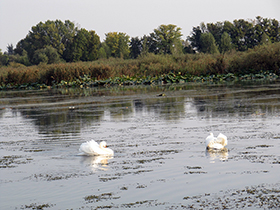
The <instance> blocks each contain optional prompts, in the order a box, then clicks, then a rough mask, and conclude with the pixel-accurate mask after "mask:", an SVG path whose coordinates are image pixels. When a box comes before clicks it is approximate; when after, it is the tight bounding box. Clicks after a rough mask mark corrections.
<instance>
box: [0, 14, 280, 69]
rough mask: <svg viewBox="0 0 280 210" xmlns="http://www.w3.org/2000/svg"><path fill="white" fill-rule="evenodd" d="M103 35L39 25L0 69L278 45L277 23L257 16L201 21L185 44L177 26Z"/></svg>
mask: <svg viewBox="0 0 280 210" xmlns="http://www.w3.org/2000/svg"><path fill="white" fill-rule="evenodd" d="M105 36H106V37H105V40H104V41H103V42H101V41H100V37H99V36H98V35H97V34H96V33H95V31H92V30H90V31H88V30H86V29H84V28H81V29H79V28H78V27H76V26H75V24H74V23H73V22H71V21H69V20H66V21H65V22H62V21H60V20H55V21H51V20H48V21H46V22H45V23H43V22H40V23H38V24H37V25H36V26H33V27H32V28H31V30H30V31H29V33H28V34H27V35H26V37H25V38H24V39H22V40H20V41H19V42H18V43H17V45H16V47H15V48H14V47H13V45H8V46H7V51H6V52H5V53H4V54H3V53H1V51H0V66H1V65H2V66H7V65H9V64H11V63H13V62H15V63H19V64H23V65H25V66H30V65H37V64H39V63H47V64H51V63H59V62H77V61H94V60H97V59H104V58H110V57H115V58H124V59H129V58H130V59H135V58H137V57H138V56H139V55H145V54H147V53H154V54H172V55H181V54H189V53H210V54H215V53H225V52H227V51H230V50H236V51H246V50H248V49H251V48H254V47H255V46H258V45H261V44H267V43H275V42H280V23H279V21H277V20H275V19H267V18H262V17H260V16H258V17H256V19H255V20H244V19H239V20H234V21H233V22H232V23H231V22H229V21H224V22H217V23H207V24H204V23H201V24H200V25H199V26H197V27H193V29H192V31H191V34H190V36H188V37H187V39H186V40H183V39H182V33H181V28H179V27H177V26H176V25H173V24H169V25H160V26H159V27H158V28H156V29H154V31H153V32H152V33H150V34H149V35H144V36H143V37H140V38H139V37H129V36H128V35H127V34H125V33H120V32H109V33H106V34H105Z"/></svg>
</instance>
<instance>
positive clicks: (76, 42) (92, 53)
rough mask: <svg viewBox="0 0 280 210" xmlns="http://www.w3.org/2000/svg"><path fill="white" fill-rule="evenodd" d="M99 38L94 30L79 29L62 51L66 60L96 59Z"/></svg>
mask: <svg viewBox="0 0 280 210" xmlns="http://www.w3.org/2000/svg"><path fill="white" fill-rule="evenodd" d="M99 45H100V38H99V36H98V35H97V34H96V33H95V31H87V30H86V29H84V28H82V29H80V30H79V31H78V32H77V34H76V35H75V37H74V38H73V42H72V43H71V44H69V47H68V48H67V49H66V51H65V53H64V57H65V60H66V61H70V62H76V61H93V60H97V59H98V50H99Z"/></svg>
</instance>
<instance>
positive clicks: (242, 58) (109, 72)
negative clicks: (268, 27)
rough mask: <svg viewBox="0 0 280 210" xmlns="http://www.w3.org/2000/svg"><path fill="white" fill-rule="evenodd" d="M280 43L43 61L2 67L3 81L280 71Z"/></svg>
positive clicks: (47, 81)
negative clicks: (206, 51) (217, 51)
mask: <svg viewBox="0 0 280 210" xmlns="http://www.w3.org/2000/svg"><path fill="white" fill-rule="evenodd" d="M279 68H280V43H274V44H267V45H261V46H258V47H255V48H254V49H250V50H248V51H246V52H236V51H231V52H228V53H226V54H215V55H210V54H183V55H176V56H173V55H154V54H147V55H145V56H144V55H142V56H139V57H138V58H137V59H130V60H124V59H120V58H109V59H104V60H97V61H93V62H77V63H58V64H50V65H46V64H39V65H37V66H29V67H26V66H23V65H11V66H8V67H1V68H0V85H2V86H4V85H7V84H11V85H14V86H16V85H21V84H30V83H40V84H46V85H52V84H57V83H59V82H61V81H73V80H76V79H77V78H79V77H81V76H83V75H88V76H89V77H91V78H94V79H96V80H102V79H107V78H113V77H120V76H123V75H125V76H129V77H147V76H151V77H154V76H160V75H165V74H169V73H170V72H172V73H175V74H178V73H179V74H180V75H192V76H210V75H218V74H227V73H232V74H234V75H244V74H248V73H253V74H256V73H259V72H260V71H270V72H272V73H275V74H277V75H279V74H280V70H279Z"/></svg>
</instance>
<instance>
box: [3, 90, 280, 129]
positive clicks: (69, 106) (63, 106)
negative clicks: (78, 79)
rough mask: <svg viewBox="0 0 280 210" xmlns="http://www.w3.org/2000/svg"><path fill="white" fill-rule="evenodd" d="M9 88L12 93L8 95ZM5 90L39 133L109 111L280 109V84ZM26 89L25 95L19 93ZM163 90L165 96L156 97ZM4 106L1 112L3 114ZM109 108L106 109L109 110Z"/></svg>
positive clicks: (167, 116) (98, 119)
mask: <svg viewBox="0 0 280 210" xmlns="http://www.w3.org/2000/svg"><path fill="white" fill-rule="evenodd" d="M8 93H9V94H8ZM8 93H7V94H4V93H2V96H3V98H1V99H0V108H1V107H4V108H5V107H13V108H14V109H12V110H13V112H15V114H16V113H18V112H20V113H21V114H22V116H23V117H24V118H26V119H33V121H34V123H35V125H36V126H37V127H38V128H39V132H40V133H55V134H64V133H66V134H67V133H78V132H80V130H81V128H82V127H85V126H91V125H92V124H93V123H97V124H100V123H102V120H104V117H105V115H106V116H107V115H109V116H110V118H111V119H114V120H123V119H126V118H128V117H131V116H132V115H133V114H143V113H144V114H148V115H151V116H154V117H157V118H160V119H163V120H177V119H181V118H182V117H187V116H188V114H189V112H191V113H192V116H193V114H194V115H198V116H203V117H207V118H217V117H221V116H222V117H236V116H247V115H254V114H255V115H261V114H268V115H272V114H274V113H279V109H280V103H279V98H280V97H279V88H277V86H276V87H275V88H267V87H265V86H261V87H254V88H247V89H246V88H242V87H239V88H236V87H234V88H229V87H227V86H225V85H223V86H203V85H200V86H199V85H196V86H187V85H186V86H157V87H152V86H144V87H122V88H117V87H115V88H109V89H105V88H103V89H94V88H89V89H78V88H76V89H57V90H44V91H23V92H20V91H16V92H8ZM21 93H22V95H21ZM159 93H165V95H166V96H162V97H157V96H158V95H159ZM2 112H5V111H1V109H0V117H1V116H2V114H1V113H2ZM105 113H106V114H105Z"/></svg>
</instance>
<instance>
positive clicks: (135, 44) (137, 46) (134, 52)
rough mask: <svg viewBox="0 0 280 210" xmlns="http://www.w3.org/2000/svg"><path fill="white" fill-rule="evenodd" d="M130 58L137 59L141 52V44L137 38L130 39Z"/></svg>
mask: <svg viewBox="0 0 280 210" xmlns="http://www.w3.org/2000/svg"><path fill="white" fill-rule="evenodd" d="M129 47H130V57H131V58H137V57H138V56H139V55H140V54H141V51H142V42H141V39H139V38H138V37H132V38H131V40H130V43H129Z"/></svg>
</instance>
